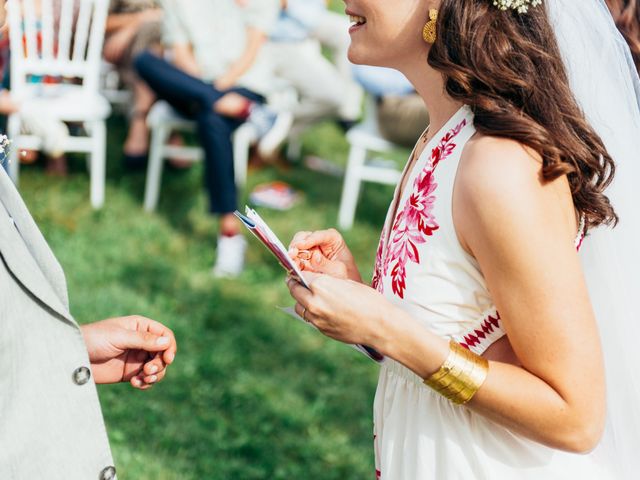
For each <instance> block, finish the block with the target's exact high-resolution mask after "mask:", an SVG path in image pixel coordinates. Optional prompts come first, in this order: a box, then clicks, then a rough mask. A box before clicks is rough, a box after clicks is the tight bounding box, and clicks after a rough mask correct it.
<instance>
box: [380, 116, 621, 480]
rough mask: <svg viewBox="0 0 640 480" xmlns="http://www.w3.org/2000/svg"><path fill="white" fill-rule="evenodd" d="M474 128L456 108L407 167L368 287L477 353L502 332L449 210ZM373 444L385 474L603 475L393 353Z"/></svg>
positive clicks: (441, 479)
mask: <svg viewBox="0 0 640 480" xmlns="http://www.w3.org/2000/svg"><path fill="white" fill-rule="evenodd" d="M474 133H475V129H474V127H473V114H472V112H471V110H470V109H469V108H468V107H462V108H461V109H460V110H459V111H458V112H457V113H456V114H455V115H454V116H453V117H452V118H451V119H450V120H449V121H448V122H447V124H446V125H445V126H444V127H443V128H442V129H441V131H440V132H438V133H437V134H436V135H435V136H434V137H433V138H432V140H431V141H430V142H429V144H428V145H427V146H426V148H425V150H424V152H423V153H422V155H421V156H420V158H419V159H418V160H417V161H416V162H414V165H413V167H411V166H410V163H411V162H410V163H409V164H408V166H407V168H408V169H409V168H410V169H411V170H410V171H408V170H407V171H405V177H406V178H407V181H406V183H405V185H406V186H405V187H404V192H402V193H401V192H400V186H398V188H397V189H396V194H395V196H394V200H393V202H392V204H391V207H390V209H389V213H388V215H387V220H386V223H385V227H384V229H383V231H382V236H381V240H380V246H379V248H378V255H377V261H376V268H375V272H374V278H373V287H374V288H376V289H377V290H378V291H379V292H381V293H382V294H383V295H384V296H385V297H386V298H387V299H388V300H389V301H391V302H392V303H394V304H395V305H397V306H399V307H400V308H402V309H403V310H405V311H407V312H408V313H410V314H411V315H412V316H413V317H414V318H417V319H419V320H421V321H422V322H424V324H425V325H426V326H428V328H429V329H430V330H431V331H433V332H434V333H436V334H438V335H440V336H441V337H443V338H447V339H454V340H456V341H458V342H459V343H460V344H462V345H463V346H465V347H467V348H469V349H470V350H472V351H474V352H475V353H478V354H482V353H483V352H484V351H485V350H486V349H487V348H488V347H489V346H490V345H491V344H492V343H494V342H495V341H497V340H498V339H500V338H501V337H502V336H504V335H505V333H504V331H503V329H502V328H501V324H500V315H499V314H498V312H497V310H496V307H495V305H494V303H493V301H492V299H491V295H490V294H489V291H488V289H487V285H486V283H485V279H484V277H483V276H482V273H481V271H480V268H479V266H478V263H477V262H476V261H475V259H474V258H472V257H471V256H470V255H469V254H467V253H466V252H465V251H464V250H463V248H462V247H461V245H460V243H459V241H458V238H457V236H456V233H455V230H454V225H453V219H452V213H451V205H452V201H451V198H452V193H453V184H454V180H455V175H456V171H457V166H458V162H459V160H460V156H461V154H462V150H463V148H464V146H465V144H466V142H467V141H468V140H469V139H470V138H471V137H472V136H473V134H474ZM581 240H582V236H581V235H580V236H579V238H578V239H577V240H576V242H577V243H576V246H577V247H579V243H580V242H581ZM374 444H375V456H376V478H378V479H383V480H418V479H420V480H425V479H436V480H447V479H466V480H468V479H492V480H494V479H516V478H517V479H543V480H552V479H560V478H562V479H565V478H579V479H581V480H584V479H594V480H595V479H597V480H602V479H606V478H608V477H607V475H606V474H605V473H603V472H601V471H598V470H597V467H596V466H595V463H594V461H593V459H592V457H591V456H588V455H576V454H570V453H565V452H561V451H558V450H554V449H551V448H548V447H545V446H542V445H540V444H538V443H535V442H533V441H530V440H528V439H526V438H523V437H522V436H520V435H518V434H516V433H513V432H511V431H509V430H508V429H507V428H504V427H502V426H500V425H498V424H496V423H494V422H492V421H491V420H488V419H486V418H484V417H482V416H481V415H479V414H476V413H474V412H472V411H471V410H469V409H468V408H466V407H464V406H457V405H454V404H452V403H450V402H449V401H448V400H446V399H445V398H443V397H441V396H440V395H439V394H437V393H435V392H434V391H432V390H431V389H430V388H428V387H426V386H425V385H424V384H423V383H422V379H421V378H419V377H418V376H417V375H415V374H414V373H413V372H411V371H410V370H408V369H407V368H405V367H404V366H402V365H400V364H399V363H397V362H395V361H393V360H391V359H387V360H385V362H384V364H383V365H382V368H381V372H380V378H379V382H378V389H377V392H376V398H375V404H374Z"/></svg>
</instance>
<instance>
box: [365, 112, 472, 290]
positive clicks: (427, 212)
mask: <svg viewBox="0 0 640 480" xmlns="http://www.w3.org/2000/svg"><path fill="white" fill-rule="evenodd" d="M466 125H467V120H466V119H465V120H463V121H462V122H461V123H460V124H459V125H457V126H456V127H455V128H454V129H452V130H451V131H449V132H448V133H447V134H446V135H445V136H444V137H442V139H441V140H440V142H439V143H438V145H437V146H436V147H435V148H434V149H433V150H432V151H431V158H430V159H429V162H428V163H427V165H426V166H425V167H424V169H423V170H422V172H420V174H419V175H418V177H417V178H416V180H415V181H414V183H413V191H412V193H411V195H410V196H409V198H408V199H407V201H406V203H405V205H404V207H403V208H402V209H401V210H399V211H398V214H397V216H396V220H395V222H394V223H393V227H392V229H391V237H390V245H389V248H388V251H387V253H386V255H384V253H383V252H384V250H385V248H384V242H385V238H386V232H385V230H386V229H385V230H383V232H382V238H381V239H380V244H379V246H378V255H377V258H376V267H375V272H374V275H373V281H372V286H373V288H375V289H377V290H378V291H379V292H381V293H382V291H383V288H384V287H383V282H382V277H383V275H388V273H389V269H390V268H391V288H392V289H393V293H394V294H395V295H397V296H398V297H400V298H404V292H405V289H406V287H407V281H406V280H407V271H406V266H407V263H409V262H412V263H416V264H419V263H420V253H419V251H418V245H421V244H424V243H426V241H427V238H428V237H430V236H432V235H433V233H434V232H435V231H436V230H438V228H439V226H438V223H437V222H436V218H435V216H434V215H433V207H434V204H435V201H436V197H435V195H434V192H435V190H436V188H437V187H438V184H437V183H436V182H435V177H434V171H435V168H436V167H437V166H438V164H439V163H440V162H441V161H443V160H445V159H446V158H447V157H448V156H450V155H451V154H452V153H453V151H454V150H455V148H456V144H455V143H454V142H453V139H454V138H455V137H456V136H457V135H458V134H459V133H460V131H461V130H462V128H463V127H465V126H466ZM383 256H384V257H385V258H384V260H383Z"/></svg>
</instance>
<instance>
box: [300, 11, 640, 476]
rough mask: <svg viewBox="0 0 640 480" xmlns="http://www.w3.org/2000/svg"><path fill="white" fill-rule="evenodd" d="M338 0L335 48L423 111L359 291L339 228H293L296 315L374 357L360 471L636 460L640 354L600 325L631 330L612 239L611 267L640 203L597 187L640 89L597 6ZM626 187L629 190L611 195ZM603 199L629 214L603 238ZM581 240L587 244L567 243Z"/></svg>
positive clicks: (457, 470) (630, 133)
mask: <svg viewBox="0 0 640 480" xmlns="http://www.w3.org/2000/svg"><path fill="white" fill-rule="evenodd" d="M346 4H347V14H349V15H351V17H352V20H353V25H352V27H351V30H350V33H351V37H352V44H351V49H350V52H349V56H350V59H351V60H352V61H353V62H354V63H361V64H372V65H379V66H385V67H392V68H396V69H398V70H400V71H401V72H403V73H404V74H405V75H406V76H407V78H408V79H409V80H410V81H411V82H412V84H413V85H414V86H415V88H416V91H417V92H418V93H419V94H420V95H421V96H422V98H423V99H424V101H425V103H426V105H427V107H428V110H429V112H430V116H431V126H430V128H429V129H428V130H427V131H426V132H425V134H424V135H423V137H422V139H421V140H419V142H418V144H417V145H416V147H415V150H414V152H413V154H412V155H411V158H410V159H409V162H408V164H407V166H406V168H405V172H404V175H403V177H402V180H401V182H400V184H399V185H398V188H397V189H396V193H395V196H394V199H393V201H392V203H391V207H390V209H389V213H388V215H387V220H386V223H385V227H384V229H383V231H382V235H381V240H380V247H379V249H378V255H377V261H376V267H375V273H374V279H373V283H372V288H371V287H369V286H367V285H364V284H363V283H362V279H361V277H360V274H359V272H358V269H357V267H356V265H355V262H354V260H353V257H352V255H351V253H350V252H349V250H348V248H347V247H346V245H345V244H344V241H343V239H342V237H341V236H340V234H338V233H337V232H336V231H335V230H330V231H320V232H301V233H299V234H297V235H296V237H295V238H294V239H293V241H292V244H291V252H290V253H291V255H292V257H293V258H295V259H296V260H297V261H298V262H299V264H300V266H301V267H302V268H303V269H304V270H306V271H307V275H308V279H307V280H308V281H309V282H310V290H307V289H306V288H304V287H303V286H301V285H300V284H299V283H298V282H297V281H296V280H294V279H289V280H288V285H289V288H290V290H291V293H292V296H293V297H294V298H295V299H296V300H297V302H298V303H297V305H296V311H297V313H298V314H299V315H300V316H302V317H303V318H304V319H305V320H306V321H308V322H310V323H313V324H314V325H315V326H316V327H317V328H318V329H320V330H321V331H322V332H323V333H324V334H326V335H328V336H330V337H332V338H335V339H337V340H340V341H342V342H345V343H354V344H365V345H369V346H371V347H373V348H375V349H377V350H378V351H379V352H380V353H382V354H384V355H385V356H386V360H385V361H384V363H383V365H382V368H381V372H380V379H379V384H378V390H377V392H376V399H375V405H374V444H375V454H376V475H377V477H378V478H382V479H389V480H402V479H407V480H408V479H427V478H433V479H458V478H460V479H462V478H464V479H471V478H479V479H502V478H531V479H538V478H544V479H545V480H547V479H555V478H567V476H569V477H570V478H580V479H605V478H634V476H633V475H634V472H635V474H637V472H638V470H636V467H637V465H638V460H637V458H634V455H633V445H636V446H638V445H640V437H639V435H640V433H639V432H638V431H637V430H636V429H635V427H634V426H635V425H638V407H637V404H635V402H636V401H637V400H638V399H639V398H640V396H639V395H638V390H637V378H638V377H637V372H635V374H632V373H630V372H632V371H633V367H638V362H637V360H636V359H632V360H631V361H627V356H626V353H628V351H629V349H630V348H629V347H627V344H625V343H622V342H620V337H616V336H615V335H614V333H615V332H620V331H623V332H624V331H625V330H624V329H625V328H628V329H629V330H627V331H626V333H627V334H629V335H631V334H634V332H637V331H638V329H637V324H638V322H637V321H636V320H637V317H638V315H637V312H636V311H635V309H632V310H627V309H626V308H623V307H624V305H623V304H624V302H627V303H629V302H630V301H632V299H633V298H634V297H633V295H636V296H637V291H638V283H637V278H636V277H630V278H635V279H636V283H629V282H625V281H623V280H622V278H623V275H618V274H613V275H611V272H612V271H613V272H616V271H615V270H613V265H614V264H615V265H622V264H618V263H617V260H615V258H614V257H615V255H618V254H620V255H622V254H623V253H624V254H625V255H627V254H628V255H632V256H630V257H628V258H625V260H626V261H628V262H632V263H631V264H627V265H626V266H627V268H626V269H624V268H622V269H621V270H622V271H624V272H626V271H632V272H633V274H634V275H635V273H636V272H637V271H638V267H640V264H638V263H637V254H634V253H633V252H635V250H634V249H633V248H627V247H629V246H630V243H629V242H628V240H627V239H628V238H630V237H631V238H633V237H632V235H631V227H633V229H634V230H633V233H638V230H637V226H638V225H639V224H640V222H638V215H637V210H636V209H637V204H636V206H635V208H634V209H633V210H629V212H627V211H626V210H625V211H624V212H621V211H620V209H619V208H618V207H619V204H618V203H617V201H616V202H610V200H609V196H611V195H610V193H611V191H610V190H607V187H608V186H609V185H610V183H611V182H612V180H613V177H614V173H615V170H616V163H619V164H620V163H622V160H623V159H624V160H625V161H626V160H628V159H629V158H630V156H632V155H633V154H634V152H637V143H636V142H637V141H638V139H639V138H640V135H638V134H639V133H640V114H639V113H638V112H639V110H638V102H637V98H636V92H637V91H640V89H637V86H638V85H639V84H638V82H637V76H634V77H632V73H631V72H632V69H630V68H629V65H627V60H628V58H627V57H628V51H627V50H624V49H623V48H622V47H621V45H622V41H621V39H620V37H619V36H618V35H617V32H616V31H615V27H614V26H613V22H612V20H611V18H610V17H609V16H608V14H607V13H603V12H606V8H605V7H604V4H603V3H602V1H601V0H581V1H580V2H575V0H545V1H544V3H543V2H540V1H539V0H394V1H393V2H390V1H388V0H346ZM625 48H626V47H625ZM576 59H577V60H576ZM574 60H576V61H574ZM629 63H630V64H631V65H632V62H629ZM633 75H635V71H633ZM589 82H591V83H589ZM601 87H602V88H604V89H606V90H604V91H602V90H599V89H600V88H601ZM606 96H609V99H608V100H607V102H609V103H607V102H604V103H603V101H602V100H600V99H601V98H603V97H606ZM611 104H613V105H616V107H615V109H614V110H612V108H614V107H611V106H610V105H611ZM596 126H597V128H596ZM614 159H615V162H614ZM628 163H629V162H627V164H628ZM631 163H633V162H631ZM618 166H619V165H618ZM628 166H629V165H624V167H625V168H626V167H628ZM633 168H634V169H635V171H636V172H637V171H638V167H637V166H634V167H633ZM631 173H633V172H632V171H631V170H630V169H626V170H624V178H628V177H629V176H630V175H631ZM636 178H640V174H639V176H638V177H636ZM621 182H622V183H620V182H618V181H617V180H616V183H617V184H618V186H617V187H616V188H617V189H618V190H620V189H621V188H622V187H624V186H626V185H628V183H625V181H624V180H622V181H621ZM631 184H633V182H631ZM627 193H629V195H631V194H633V195H634V198H637V193H636V189H633V188H631V189H629V190H628V191H626V192H621V191H618V192H617V194H618V196H624V195H626V194H627ZM612 198H613V197H612ZM624 198H627V199H629V200H630V199H631V197H628V196H626V197H624ZM614 200H617V198H614ZM612 203H613V206H612ZM623 210H624V208H623ZM616 211H617V213H620V214H621V216H622V213H625V214H626V213H629V214H630V215H629V216H628V217H623V218H622V224H624V222H625V221H627V224H626V225H627V227H625V228H627V230H624V229H623V231H622V234H617V236H616V235H614V236H612V237H607V236H606V235H605V236H603V235H600V234H599V233H598V232H599V231H601V230H605V229H607V232H610V229H608V226H612V225H615V224H616V222H617V220H618V215H617V213H616ZM629 225H630V226H629ZM615 231H618V229H616V230H615ZM587 234H589V235H588V236H586V237H585V235H587ZM607 235H608V234H607ZM621 235H622V236H621ZM612 238H613V240H612ZM621 238H622V239H623V240H622V241H620V239H621ZM635 238H637V237H635ZM607 242H608V243H607ZM616 242H617V243H616ZM590 243H591V247H592V248H591V250H592V251H594V250H598V252H597V255H596V254H594V253H592V252H587V253H584V252H583V253H582V254H579V253H578V251H579V250H580V249H581V247H582V248H584V249H585V250H589V248H590V247H588V244H590ZM597 246H603V247H604V248H596V247H597ZM613 247H615V248H613ZM625 249H626V250H625ZM627 251H628V252H627ZM581 255H582V256H583V257H585V258H586V260H585V259H584V258H583V261H582V262H581V259H580V256H581ZM623 258H624V257H623ZM585 270H586V271H588V272H587V275H585V274H584V271H585ZM618 273H619V272H618ZM598 282H600V283H598ZM616 282H617V283H616ZM614 283H615V284H616V286H615V288H614V286H613V284H614ZM618 287H619V288H618ZM611 290H612V291H611ZM627 314H628V315H627ZM596 317H598V320H599V321H600V322H601V328H600V329H599V327H598V322H597V321H596ZM620 322H625V323H620ZM602 325H604V326H605V327H604V328H602ZM634 325H635V326H634ZM631 328H635V329H634V330H631ZM601 338H602V341H601ZM630 338H633V337H630ZM616 342H620V343H616ZM612 346H613V347H612ZM603 347H604V352H605V354H606V361H605V359H604V357H605V355H603ZM605 363H606V367H607V373H606V378H607V381H605ZM636 369H637V368H636ZM618 380H622V381H620V382H618ZM607 382H608V385H606V384H607ZM612 382H614V383H613V384H612ZM615 382H618V383H615ZM607 387H608V388H607ZM622 387H624V390H621V388H622ZM607 393H608V394H609V395H607ZM607 404H609V409H607ZM625 422H626V424H627V425H628V428H626V430H625V427H624V424H625ZM620 425H623V428H622V429H620ZM605 431H606V432H607V433H606V435H604V440H602V438H603V432H605ZM616 442H617V443H616ZM596 447H597V448H596ZM611 449H615V455H616V457H615V459H614V454H613V452H614V450H611ZM635 457H637V455H636V456H635ZM635 478H637V477H635Z"/></svg>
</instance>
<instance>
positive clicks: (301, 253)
mask: <svg viewBox="0 0 640 480" xmlns="http://www.w3.org/2000/svg"><path fill="white" fill-rule="evenodd" d="M289 255H290V256H291V258H292V259H293V260H294V261H295V262H296V263H297V264H298V266H299V267H300V269H302V270H306V271H309V272H315V273H323V274H326V275H330V276H332V277H336V278H342V279H348V280H353V281H355V282H360V283H362V277H361V276H360V272H359V271H358V267H357V266H356V262H355V260H354V258H353V255H352V254H351V251H350V250H349V248H348V247H347V245H346V244H345V243H344V239H343V238H342V235H340V233H339V232H338V231H337V230H335V229H333V228H332V229H329V230H319V231H316V232H298V233H296V234H295V236H294V237H293V240H291V244H290V245H289Z"/></svg>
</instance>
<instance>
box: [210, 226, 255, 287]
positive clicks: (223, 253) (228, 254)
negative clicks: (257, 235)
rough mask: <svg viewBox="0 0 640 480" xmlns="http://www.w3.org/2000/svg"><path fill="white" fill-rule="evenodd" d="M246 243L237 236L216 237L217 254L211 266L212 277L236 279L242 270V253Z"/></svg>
mask: <svg viewBox="0 0 640 480" xmlns="http://www.w3.org/2000/svg"><path fill="white" fill-rule="evenodd" d="M246 250H247V241H246V240H245V238H244V237H243V236H242V235H240V234H238V235H234V236H233V237H226V236H223V235H220V236H219V237H218V254H217V256H216V263H215V265H214V266H213V276H214V277H218V278H220V277H237V276H238V275H240V274H241V273H242V269H243V268H244V253H245V251H246Z"/></svg>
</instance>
